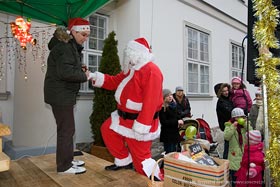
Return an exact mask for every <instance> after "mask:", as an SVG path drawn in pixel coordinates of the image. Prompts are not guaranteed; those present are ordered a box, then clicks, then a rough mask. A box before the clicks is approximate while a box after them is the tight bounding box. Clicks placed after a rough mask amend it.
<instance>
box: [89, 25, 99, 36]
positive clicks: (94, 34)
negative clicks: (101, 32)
mask: <svg viewBox="0 0 280 187" xmlns="http://www.w3.org/2000/svg"><path fill="white" fill-rule="evenodd" d="M90 29H91V30H90V37H93V38H97V27H91V28H90Z"/></svg>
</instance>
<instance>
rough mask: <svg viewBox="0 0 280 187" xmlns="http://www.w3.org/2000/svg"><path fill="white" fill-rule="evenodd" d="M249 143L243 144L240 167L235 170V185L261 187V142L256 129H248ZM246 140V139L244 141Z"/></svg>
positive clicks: (262, 158) (262, 167) (262, 156)
mask: <svg viewBox="0 0 280 187" xmlns="http://www.w3.org/2000/svg"><path fill="white" fill-rule="evenodd" d="M248 136H249V145H248V144H246V145H245V146H244V154H243V157H242V161H241V164H240V165H241V167H240V169H239V170H238V171H237V172H236V174H235V176H236V177H237V178H236V187H248V186H249V187H250V186H251V187H261V186H262V184H263V176H262V172H263V170H264V153H263V142H261V140H262V137H261V133H260V131H258V130H250V131H249V133H246V138H248ZM246 142H247V141H246ZM248 168H249V172H248Z"/></svg>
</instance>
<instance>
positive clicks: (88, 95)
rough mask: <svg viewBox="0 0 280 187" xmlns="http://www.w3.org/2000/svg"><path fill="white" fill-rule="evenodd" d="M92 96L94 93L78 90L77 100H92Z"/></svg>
mask: <svg viewBox="0 0 280 187" xmlns="http://www.w3.org/2000/svg"><path fill="white" fill-rule="evenodd" d="M93 97H94V93H86V92H79V93H78V96H77V100H92V99H93Z"/></svg>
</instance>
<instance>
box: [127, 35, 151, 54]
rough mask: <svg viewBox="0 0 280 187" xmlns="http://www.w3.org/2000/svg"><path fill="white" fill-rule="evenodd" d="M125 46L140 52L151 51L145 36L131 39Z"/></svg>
mask: <svg viewBox="0 0 280 187" xmlns="http://www.w3.org/2000/svg"><path fill="white" fill-rule="evenodd" d="M127 47H129V48H131V49H134V50H137V51H139V52H141V53H151V48H150V45H149V43H148V42H147V40H146V39H145V38H137V39H135V40H132V41H130V42H129V43H128V44H127Z"/></svg>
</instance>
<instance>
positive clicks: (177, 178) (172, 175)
mask: <svg viewBox="0 0 280 187" xmlns="http://www.w3.org/2000/svg"><path fill="white" fill-rule="evenodd" d="M174 154H175V153H169V154H167V155H165V156H164V186H165V187H176V186H184V187H206V186H208V187H210V186H215V187H216V186H228V178H229V161H228V160H224V159H219V158H213V159H214V160H215V162H216V163H218V164H219V166H207V165H201V164H199V163H191V162H186V161H182V160H178V159H175V158H174V156H173V155H174Z"/></svg>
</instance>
